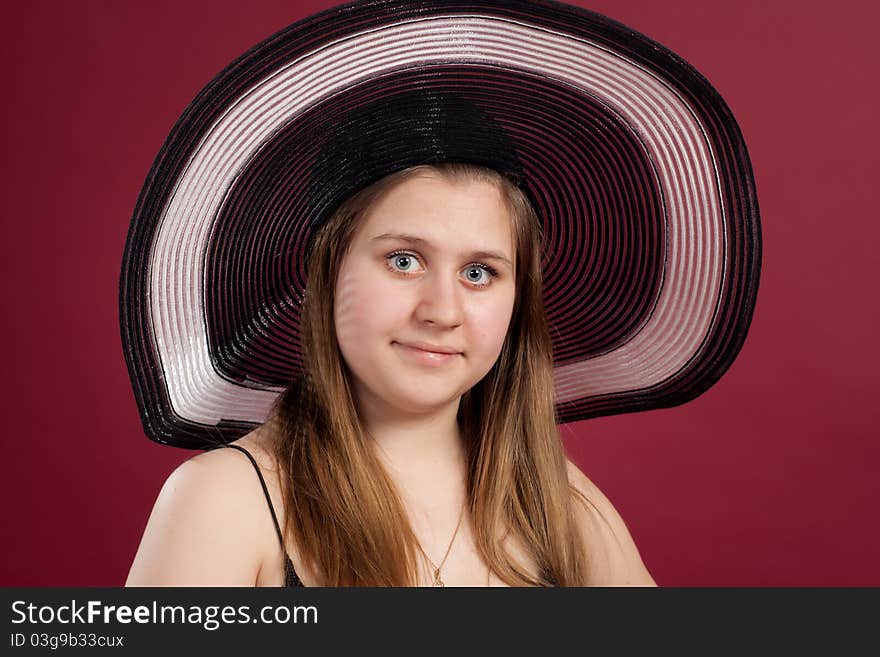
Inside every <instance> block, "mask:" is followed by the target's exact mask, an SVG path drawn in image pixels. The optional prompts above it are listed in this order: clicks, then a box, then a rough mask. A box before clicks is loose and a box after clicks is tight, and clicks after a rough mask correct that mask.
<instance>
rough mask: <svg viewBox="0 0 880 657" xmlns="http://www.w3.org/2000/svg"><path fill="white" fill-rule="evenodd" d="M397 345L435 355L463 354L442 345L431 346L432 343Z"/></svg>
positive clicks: (403, 343)
mask: <svg viewBox="0 0 880 657" xmlns="http://www.w3.org/2000/svg"><path fill="white" fill-rule="evenodd" d="M397 344H399V345H402V346H404V347H409V348H410V349H418V350H419V351H427V352H429V353H433V354H451V355H455V354H460V353H461V352H460V351H458V350H456V349H452V348H451V347H444V346H442V345H437V344H431V343H430V342H398V343H397Z"/></svg>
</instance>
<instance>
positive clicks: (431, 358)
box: [392, 342, 461, 366]
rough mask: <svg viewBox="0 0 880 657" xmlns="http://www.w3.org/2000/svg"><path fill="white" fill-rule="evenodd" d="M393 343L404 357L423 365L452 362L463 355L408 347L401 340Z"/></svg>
mask: <svg viewBox="0 0 880 657" xmlns="http://www.w3.org/2000/svg"><path fill="white" fill-rule="evenodd" d="M392 344H393V345H394V346H395V347H396V348H397V351H398V353H400V354H401V355H402V356H403V357H404V358H406V359H407V360H409V361H411V362H414V363H419V364H422V365H429V366H438V365H445V364H447V363H451V362H452V361H453V360H455V359H457V358H458V357H459V356H461V354H441V353H438V352H436V351H425V350H424V349H416V348H415V347H407V346H406V345H403V344H400V343H399V342H393V343H392Z"/></svg>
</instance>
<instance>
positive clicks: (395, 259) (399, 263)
mask: <svg viewBox="0 0 880 657" xmlns="http://www.w3.org/2000/svg"><path fill="white" fill-rule="evenodd" d="M418 259H419V258H418V256H416V255H415V254H414V253H410V252H409V251H394V252H393V253H389V254H388V255H387V256H385V262H386V263H393V264H390V265H388V268H389V269H390V270H391V271H393V272H395V273H398V274H408V273H410V272H412V271H413V270H412V269H411V268H410V264H411V263H412V262H414V261H418ZM465 271H466V272H467V274H466V276H467V279H468V282H470V283H471V284H472V285H474V287H488V286H489V285H491V284H492V279H493V278H495V277H497V276H498V270H496V269H495V268H494V267H491V266H489V265H487V264H484V263H481V262H473V263H471V264H469V265H468V266H467V267H466V268H465ZM474 272H476V273H477V277H476V278H475V277H474V276H473V273H474ZM480 274H485V275H486V277H484V278H483V279H482V280H483V281H486V282H482V283H481V282H480V280H481V279H480V278H479V276H480Z"/></svg>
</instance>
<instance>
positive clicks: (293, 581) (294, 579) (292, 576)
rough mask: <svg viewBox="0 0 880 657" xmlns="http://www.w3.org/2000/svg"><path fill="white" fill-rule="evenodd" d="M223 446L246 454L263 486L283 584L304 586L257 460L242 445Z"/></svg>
mask: <svg viewBox="0 0 880 657" xmlns="http://www.w3.org/2000/svg"><path fill="white" fill-rule="evenodd" d="M223 447H230V448H232V449H237V450H238V451H239V452H241V453H242V454H244V455H245V456H247V457H248V459H249V460H250V462H251V464H252V465H253V466H254V470H255V471H256V473H257V477H258V478H259V479H260V486H262V488H263V495H265V496H266V503H267V504H268V505H269V513H271V514H272V524H273V525H275V534H276V535H277V536H278V543H279V544H280V545H281V552H282V553H283V554H284V585H285V586H304V584H303V583H302V580H301V579H300V578H299V575H297V574H296V570H294V567H293V562H292V561H291V560H290V557H289V556H288V555H287V548H285V547H284V536H283V535H282V534H281V526H280V525H279V524H278V516H276V515H275V507H274V506H273V505H272V498H271V496H270V495H269V488H268V486H266V480H265V479H263V473H262V472H261V471H260V466H259V465H257V461H256V460H255V459H254V457H253V456H251V453H250V452H249V451H247V450H246V449H245V448H244V447H241V446H239V445H223Z"/></svg>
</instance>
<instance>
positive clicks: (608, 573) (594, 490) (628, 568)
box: [568, 460, 657, 586]
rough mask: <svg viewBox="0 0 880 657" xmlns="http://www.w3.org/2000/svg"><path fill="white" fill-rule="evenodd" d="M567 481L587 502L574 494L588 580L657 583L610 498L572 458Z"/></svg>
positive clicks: (613, 583) (610, 583)
mask: <svg viewBox="0 0 880 657" xmlns="http://www.w3.org/2000/svg"><path fill="white" fill-rule="evenodd" d="M568 480H569V483H570V484H571V485H572V486H574V488H575V489H576V490H578V491H579V492H580V493H581V494H583V495H584V497H586V498H587V500H589V502H590V504H585V503H583V501H582V500H580V499H579V498H578V497H577V496H575V509H576V512H577V513H576V515H577V517H578V518H579V520H580V527H581V531H582V534H583V536H584V541H585V544H586V546H587V550H588V551H589V557H588V558H589V560H590V580H591V581H592V582H593V583H595V584H596V585H597V586H657V584H656V582H654V578H653V577H651V575H650V573H649V572H648V569H647V568H646V567H645V564H644V563H643V562H642V557H641V555H640V554H639V551H638V548H636V545H635V542H634V541H633V539H632V536H631V535H630V532H629V529H627V527H626V523H624V521H623V518H621V517H620V514H619V513H618V512H617V510H616V509H615V508H614V505H613V504H612V503H611V500H609V499H608V498H607V497H606V496H605V495H604V494H603V493H602V491H601V490H599V488H598V487H597V486H596V485H595V484H594V483H593V482H592V481H590V479H589V478H588V477H587V476H586V475H585V474H584V473H583V471H581V469H580V468H579V467H578V466H577V465H575V464H574V463H573V462H572V461H571V460H568Z"/></svg>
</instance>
